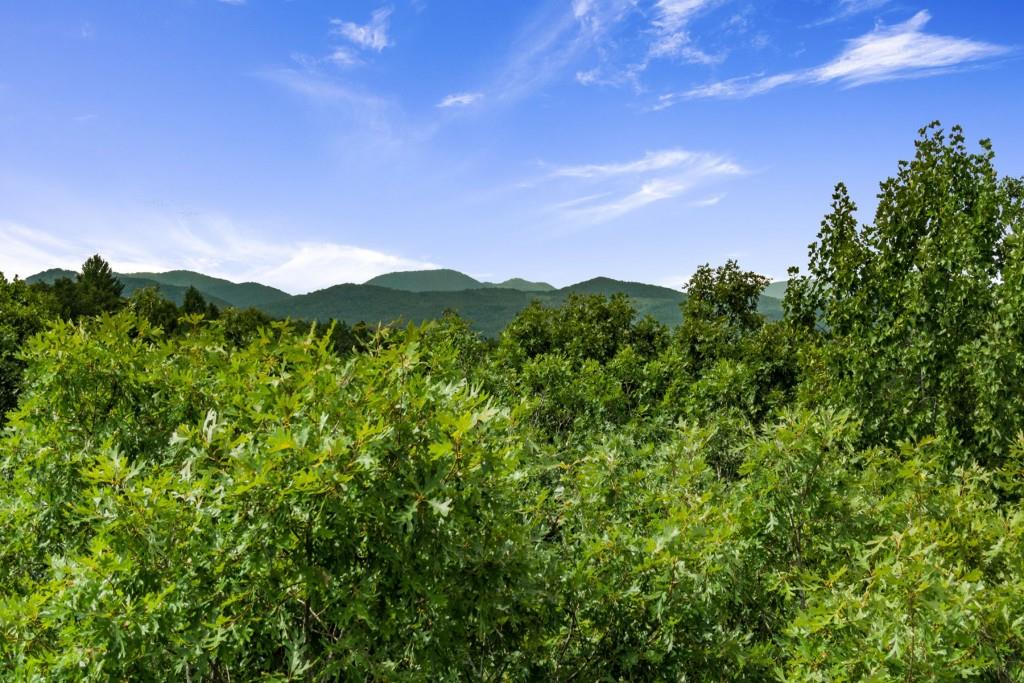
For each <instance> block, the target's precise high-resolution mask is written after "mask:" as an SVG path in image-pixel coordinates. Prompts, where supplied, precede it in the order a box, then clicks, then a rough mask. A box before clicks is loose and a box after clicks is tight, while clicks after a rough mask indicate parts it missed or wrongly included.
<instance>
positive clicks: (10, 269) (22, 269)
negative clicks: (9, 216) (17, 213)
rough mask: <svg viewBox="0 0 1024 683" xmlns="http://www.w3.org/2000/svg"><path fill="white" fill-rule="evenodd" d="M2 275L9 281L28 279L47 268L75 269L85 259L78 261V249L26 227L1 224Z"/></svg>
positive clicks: (0, 256)
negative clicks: (16, 278)
mask: <svg viewBox="0 0 1024 683" xmlns="http://www.w3.org/2000/svg"><path fill="white" fill-rule="evenodd" d="M0 243H2V244H3V245H4V248H3V249H2V250H0V273H3V274H4V276H6V277H7V278H8V279H12V278H13V277H14V276H15V275H18V276H20V277H22V278H26V277H28V276H29V275H34V274H36V273H38V272H39V271H42V270H47V269H48V268H68V269H75V268H78V266H79V265H81V263H82V261H84V260H85V258H88V256H89V255H88V254H86V255H85V257H84V258H81V259H79V258H78V252H77V251H76V249H75V246H74V245H72V244H70V243H68V242H66V241H64V240H61V239H58V238H56V237H53V236H52V235H48V234H46V233H44V232H39V231H37V230H32V229H31V228H28V227H26V226H24V225H20V224H18V223H13V222H9V221H0Z"/></svg>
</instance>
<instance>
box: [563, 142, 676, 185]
mask: <svg viewBox="0 0 1024 683" xmlns="http://www.w3.org/2000/svg"><path fill="white" fill-rule="evenodd" d="M693 157H694V153H693V152H688V151H686V150H683V149H666V150H661V151H658V152H647V153H646V154H644V156H643V157H641V158H640V159H635V160H633V161H626V162H622V163H612V164H585V165H582V166H563V167H562V168H559V169H557V170H555V171H554V172H553V173H552V174H551V175H552V176H554V177H562V178H602V177H608V176H616V175H625V174H630V173H645V172H649V171H660V170H662V169H666V168H672V167H674V166H678V165H680V164H682V163H685V162H687V161H690V160H691V159H693Z"/></svg>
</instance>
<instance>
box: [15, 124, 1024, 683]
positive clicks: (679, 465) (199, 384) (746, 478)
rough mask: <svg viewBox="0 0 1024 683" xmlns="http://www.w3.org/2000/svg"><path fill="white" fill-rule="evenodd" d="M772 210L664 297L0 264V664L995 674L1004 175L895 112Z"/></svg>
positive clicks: (348, 675)
mask: <svg viewBox="0 0 1024 683" xmlns="http://www.w3.org/2000/svg"><path fill="white" fill-rule="evenodd" d="M822 199H823V200H825V199H827V198H825V197H823V198H822ZM808 227H809V229H808V241H809V242H811V243H810V246H809V248H808V253H807V255H806V259H804V258H802V256H801V255H794V260H799V261H801V262H804V263H806V264H807V265H806V267H805V268H803V269H796V268H792V269H790V274H789V280H788V286H786V288H785V294H784V298H783V299H782V302H781V310H780V311H779V313H778V315H771V316H768V315H765V313H764V311H763V310H759V304H762V308H763V297H764V295H765V289H766V287H767V286H768V285H769V280H768V279H767V278H765V277H763V276H761V275H759V274H757V273H755V272H750V271H746V270H744V269H743V267H742V266H741V265H740V264H738V263H736V262H735V261H728V262H726V263H723V264H707V265H705V266H702V267H701V268H699V269H698V270H697V272H696V273H695V274H694V275H693V276H692V278H691V279H690V280H689V282H688V283H687V284H686V286H685V296H683V295H682V293H680V296H679V298H678V300H677V301H673V302H672V303H671V305H672V306H673V307H675V310H676V311H678V314H679V316H680V319H681V323H680V324H678V325H675V326H670V325H666V324H665V323H664V322H663V321H661V320H659V319H658V318H657V316H652V315H649V314H644V310H642V307H641V306H639V305H638V304H637V302H636V301H635V300H634V299H631V298H630V297H629V296H626V295H623V294H620V295H614V296H605V295H603V294H594V293H588V292H586V291H574V292H565V293H564V294H563V295H559V296H558V297H554V296H553V295H551V294H550V292H551V289H549V286H547V285H543V283H525V284H524V285H523V286H530V287H533V288H534V290H535V291H532V292H526V293H524V292H521V291H517V292H516V293H515V294H514V296H516V297H525V298H526V300H527V302H529V301H530V300H531V299H532V303H525V305H524V306H523V307H521V309H519V310H518V312H517V313H515V315H514V317H512V318H511V321H510V322H508V323H507V325H504V328H503V329H502V330H500V333H496V334H494V335H487V336H485V335H483V334H481V330H480V329H479V326H474V325H473V324H471V323H470V321H468V320H467V319H466V318H465V317H461V316H460V315H459V314H458V313H455V312H452V311H449V312H445V313H443V314H441V315H437V316H435V317H436V319H435V320H432V321H428V322H424V323H415V324H394V325H376V324H371V325H366V324H353V321H352V320H351V319H346V318H345V317H344V316H341V315H333V317H335V318H338V319H339V321H338V322H332V321H329V320H327V318H329V317H332V316H330V315H325V316H321V315H311V316H308V317H309V318H310V319H314V318H316V319H317V321H316V322H303V321H301V320H299V318H300V317H301V316H297V315H295V316H285V315H275V314H274V312H273V311H264V310H257V309H256V308H250V307H246V306H233V305H229V304H228V303H227V302H228V301H229V299H230V292H228V291H227V290H224V291H222V292H221V293H220V294H209V293H208V294H207V295H206V296H204V295H203V294H202V293H201V292H200V291H199V290H198V289H196V288H195V287H191V286H188V287H185V286H179V285H173V284H166V283H165V284H164V286H165V287H173V286H178V287H179V288H180V291H179V290H174V291H173V292H172V291H171V290H166V289H165V290H163V291H161V289H160V288H158V287H156V286H140V287H136V288H133V289H131V291H126V287H125V283H124V282H123V281H121V280H120V279H119V278H118V277H117V276H116V275H115V273H113V272H112V270H111V268H110V266H109V265H108V264H107V263H106V262H105V261H104V260H103V259H102V258H100V257H99V256H96V257H93V258H91V259H90V260H89V261H87V262H86V263H85V264H83V266H82V269H81V272H80V273H78V274H71V276H70V277H54V278H50V280H49V281H37V282H33V283H30V282H26V281H22V280H19V279H16V278H15V279H12V280H9V279H6V278H4V277H3V276H0V410H2V411H3V413H4V417H3V418H0V424H2V425H3V426H2V429H3V433H2V439H0V539H2V543H0V678H2V679H4V680H16V681H162V680H180V681H189V682H193V681H194V682H198V681H217V682H228V681H251V680H263V681H292V680H296V681H297V680H302V681H335V680H345V681H349V680H352V681H463V680H467V681H562V682H569V681H773V680H785V681H861V680H870V681H890V680H892V681H993V682H1003V681H1024V508H1022V497H1024V431H1022V430H1024V179H1021V178H1014V177H1007V176H1001V175H1000V174H999V173H998V172H997V171H996V168H995V162H994V152H993V146H992V144H991V143H990V142H989V141H988V140H981V141H980V143H978V144H974V143H973V142H968V140H967V139H966V137H965V134H964V132H963V131H962V130H961V129H960V128H958V127H953V128H951V129H948V130H946V129H944V128H942V127H941V126H940V125H939V124H938V123H933V124H930V125H929V126H927V127H925V128H923V129H921V131H920V133H919V136H918V138H917V139H916V142H915V147H914V150H913V155H912V158H911V159H910V160H908V161H901V162H899V163H898V165H897V166H896V168H895V172H894V174H893V175H892V177H890V178H887V179H885V180H884V181H882V182H881V183H880V185H879V189H878V194H877V209H876V210H875V212H874V216H873V219H872V220H871V221H870V222H868V223H863V222H861V221H860V220H858V214H857V207H856V205H855V203H854V201H853V199H852V198H851V197H850V196H849V193H848V192H847V189H846V188H845V186H844V185H842V184H839V185H837V186H836V188H835V192H834V194H833V196H832V198H831V209H830V211H829V213H828V214H827V215H826V216H825V217H824V219H823V220H822V221H821V224H820V227H819V228H818V231H817V235H816V236H815V235H814V227H813V226H808ZM812 240H813V241H812ZM142 275H145V274H142ZM324 291H328V290H324ZM473 291H476V290H473ZM479 291H482V292H499V293H500V292H509V291H511V290H508V289H504V288H502V287H489V288H486V287H485V288H481V289H480V290H479ZM772 292H773V293H774V292H775V290H772ZM257 293H258V292H257ZM409 295H410V296H418V295H419V294H417V293H410V294H409ZM507 296H512V295H511V294H509V295H507ZM545 296H548V297H549V298H544V297H545ZM286 317H287V318H288V319H281V318H286ZM341 320H344V322H341Z"/></svg>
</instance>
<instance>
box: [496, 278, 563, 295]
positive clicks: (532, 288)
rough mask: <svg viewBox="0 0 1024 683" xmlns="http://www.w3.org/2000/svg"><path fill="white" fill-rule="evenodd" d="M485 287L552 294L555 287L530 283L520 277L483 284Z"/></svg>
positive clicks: (543, 283) (544, 283)
mask: <svg viewBox="0 0 1024 683" xmlns="http://www.w3.org/2000/svg"><path fill="white" fill-rule="evenodd" d="M483 284H484V286H485V287H500V288H502V289H518V290H519V291H520V292H553V291H555V287H553V286H552V285H549V284H548V283H546V282H531V281H529V280H524V279H523V278H521V277H514V278H510V279H508V280H505V281H504V282H485V283H483Z"/></svg>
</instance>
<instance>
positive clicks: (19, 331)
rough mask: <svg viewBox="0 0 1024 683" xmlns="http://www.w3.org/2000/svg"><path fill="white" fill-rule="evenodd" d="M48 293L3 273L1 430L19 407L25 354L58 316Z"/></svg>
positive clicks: (0, 284)
mask: <svg viewBox="0 0 1024 683" xmlns="http://www.w3.org/2000/svg"><path fill="white" fill-rule="evenodd" d="M55 309H56V303H55V302H54V300H53V298H52V297H51V296H50V295H49V293H48V292H46V291H45V290H42V289H40V288H36V287H30V286H29V285H27V284H25V282H24V281H23V280H19V279H17V278H15V279H14V280H7V279H6V278H5V277H4V274H3V273H0V427H2V426H3V424H4V423H5V421H6V413H7V411H9V410H11V409H12V408H14V406H15V405H16V404H17V400H18V394H19V391H20V389H21V379H22V373H23V371H24V368H25V363H24V361H23V360H22V357H21V355H22V351H23V348H24V346H25V343H26V342H27V340H28V339H29V337H31V336H32V335H33V334H35V333H37V332H39V331H40V330H42V329H43V328H44V327H45V325H46V323H47V321H48V320H49V319H51V318H52V317H54V315H55V313H56V310H55Z"/></svg>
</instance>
